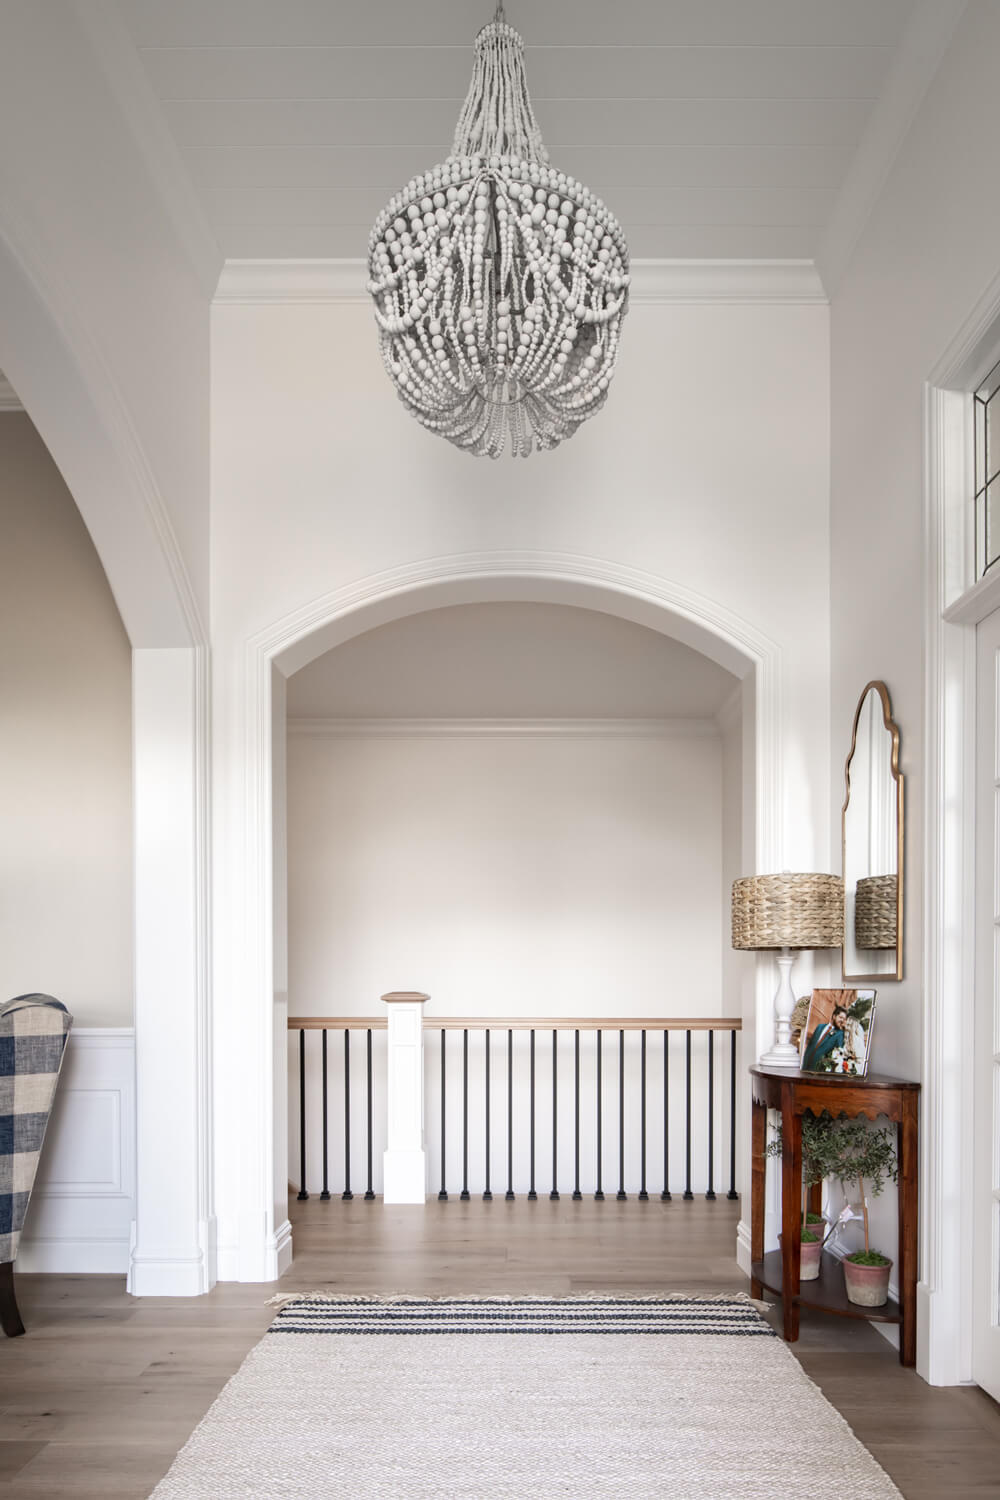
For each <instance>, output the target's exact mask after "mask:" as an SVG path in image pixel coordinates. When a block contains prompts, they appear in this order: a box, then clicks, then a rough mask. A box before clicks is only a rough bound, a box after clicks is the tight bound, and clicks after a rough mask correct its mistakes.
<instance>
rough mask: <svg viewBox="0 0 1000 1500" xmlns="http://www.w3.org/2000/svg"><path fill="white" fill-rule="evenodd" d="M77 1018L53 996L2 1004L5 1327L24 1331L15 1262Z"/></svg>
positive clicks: (0, 1316)
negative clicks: (43, 1142)
mask: <svg viewBox="0 0 1000 1500" xmlns="http://www.w3.org/2000/svg"><path fill="white" fill-rule="evenodd" d="M72 1024H73V1017H72V1016H71V1015H70V1013H69V1011H68V1010H67V1009H66V1007H65V1005H62V1004H61V1003H60V1002H59V1001H58V1000H53V998H52V996H51V995H18V996H17V998H16V999H14V1000H9V1001H8V1002H7V1004H6V1005H4V1006H0V1326H2V1328H3V1331H4V1333H5V1334H7V1336H8V1337H9V1338H13V1337H14V1336H15V1335H16V1334H19V1333H23V1332H24V1324H23V1323H22V1322H21V1315H20V1313H19V1312H18V1310H17V1302H16V1300H15V1297H14V1261H15V1260H16V1259H17V1247H18V1242H19V1241H20V1238H21V1228H22V1226H23V1224H24V1215H25V1211H26V1209H27V1207H28V1200H29V1199H30V1197H31V1190H32V1188H33V1187H34V1185H35V1173H36V1172H37V1170H38V1158H39V1155H40V1154H41V1149H42V1141H43V1139H44V1138H45V1127H46V1125H47V1124H48V1123H49V1115H50V1113H51V1111H52V1101H53V1099H54V1098H55V1092H56V1084H57V1083H58V1082H59V1070H60V1068H61V1067H62V1060H63V1056H64V1054H65V1051H66V1037H67V1036H68V1034H69V1029H70V1027H71V1026H72Z"/></svg>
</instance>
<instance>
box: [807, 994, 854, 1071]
mask: <svg viewBox="0 0 1000 1500" xmlns="http://www.w3.org/2000/svg"><path fill="white" fill-rule="evenodd" d="M846 1029H847V1011H846V1010H845V1009H844V1007H843V1006H842V1005H838V1006H837V1008H836V1010H835V1011H834V1013H833V1016H832V1017H831V1019H830V1020H829V1021H827V1022H826V1023H825V1024H824V1025H822V1026H817V1027H816V1029H815V1031H814V1032H813V1034H812V1036H811V1037H810V1038H809V1040H808V1042H807V1043H806V1050H805V1051H804V1052H803V1054H802V1071H803V1072H804V1073H816V1072H818V1071H819V1066H820V1063H821V1062H822V1061H823V1058H824V1057H826V1056H827V1055H828V1054H829V1053H831V1052H832V1051H833V1050H834V1048H835V1047H842V1046H843V1045H844V1032H845V1030H846Z"/></svg>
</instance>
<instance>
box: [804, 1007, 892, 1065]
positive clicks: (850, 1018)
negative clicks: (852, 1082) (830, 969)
mask: <svg viewBox="0 0 1000 1500" xmlns="http://www.w3.org/2000/svg"><path fill="white" fill-rule="evenodd" d="M874 1019H875V991H874V990H813V992H812V1000H811V1001H810V1003H809V1015H808V1018H807V1020H806V1024H805V1026H804V1027H803V1029H802V1040H801V1048H802V1050H801V1053H800V1055H799V1067H800V1068H801V1070H802V1072H803V1073H844V1074H847V1075H848V1077H852V1078H864V1076H865V1074H866V1073H867V1072H868V1058H869V1056H870V1055H871V1044H872V1024H873V1022H874Z"/></svg>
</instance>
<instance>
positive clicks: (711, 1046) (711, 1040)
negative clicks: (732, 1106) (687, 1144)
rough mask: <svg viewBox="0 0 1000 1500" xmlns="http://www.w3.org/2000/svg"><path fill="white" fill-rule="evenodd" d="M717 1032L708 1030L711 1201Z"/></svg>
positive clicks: (712, 1190) (711, 1196) (710, 1189)
mask: <svg viewBox="0 0 1000 1500" xmlns="http://www.w3.org/2000/svg"><path fill="white" fill-rule="evenodd" d="M714 1090H715V1032H714V1031H713V1030H712V1029H711V1027H710V1028H709V1032H708V1192H707V1193H706V1194H705V1197H706V1198H707V1199H708V1201H709V1202H710V1203H712V1202H714V1200H715V1098H714Z"/></svg>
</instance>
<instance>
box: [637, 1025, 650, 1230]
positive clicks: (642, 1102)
mask: <svg viewBox="0 0 1000 1500" xmlns="http://www.w3.org/2000/svg"><path fill="white" fill-rule="evenodd" d="M639 1035H640V1050H639V1112H640V1114H641V1116H642V1118H641V1120H640V1122H639V1202H640V1203H648V1202H649V1194H648V1193H647V1192H646V1028H645V1027H643V1028H642V1031H641V1032H640V1033H639Z"/></svg>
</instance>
